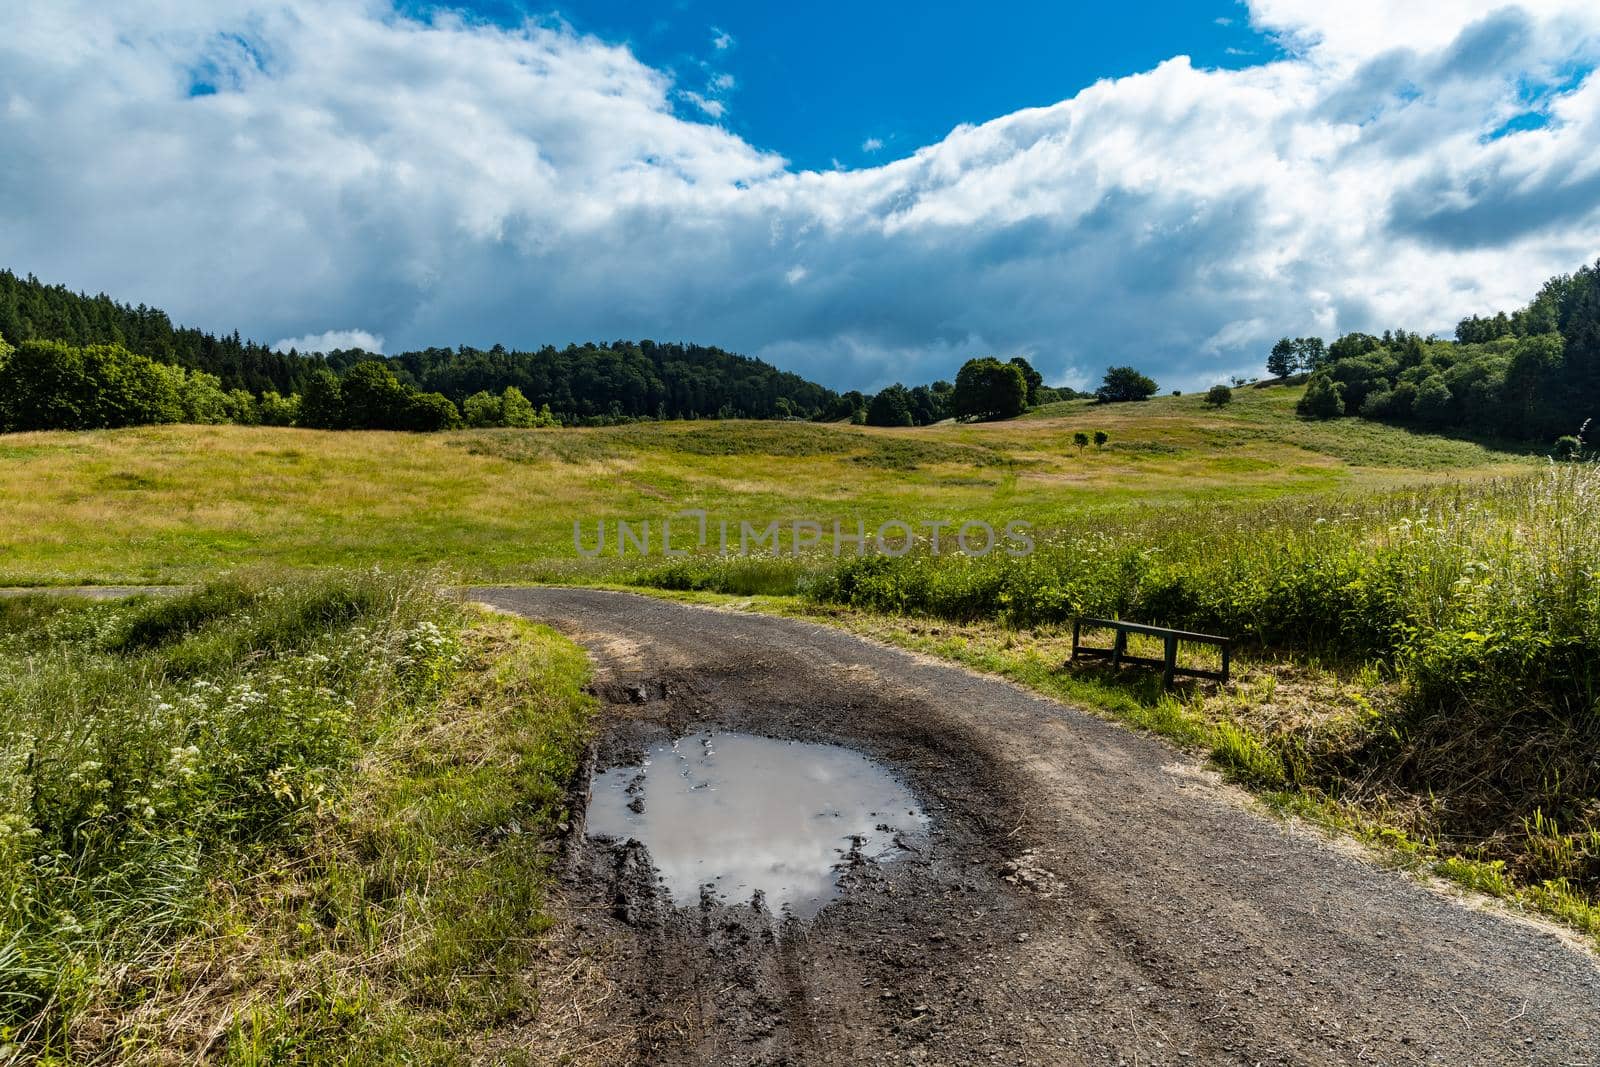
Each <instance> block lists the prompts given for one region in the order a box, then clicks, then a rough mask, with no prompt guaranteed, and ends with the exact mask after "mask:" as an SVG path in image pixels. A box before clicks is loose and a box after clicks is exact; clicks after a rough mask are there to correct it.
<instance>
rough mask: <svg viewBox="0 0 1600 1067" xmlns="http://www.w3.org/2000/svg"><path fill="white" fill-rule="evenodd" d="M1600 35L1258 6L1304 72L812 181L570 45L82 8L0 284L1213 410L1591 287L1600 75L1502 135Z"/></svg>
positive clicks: (293, 318) (5, 244) (411, 27)
mask: <svg viewBox="0 0 1600 1067" xmlns="http://www.w3.org/2000/svg"><path fill="white" fill-rule="evenodd" d="M1590 6H1592V5H1589V4H1587V3H1585V4H1582V5H1579V4H1563V3H1559V2H1555V0H1552V2H1548V3H1546V2H1542V0H1528V3H1526V4H1525V5H1524V6H1523V8H1520V9H1519V8H1507V9H1499V10H1497V8H1499V5H1497V4H1493V3H1480V4H1472V5H1468V4H1466V3H1464V2H1459V0H1432V2H1429V3H1417V4H1408V5H1405V6H1404V7H1403V8H1397V7H1395V5H1392V4H1379V3H1377V0H1352V3H1351V4H1349V5H1338V6H1336V7H1335V6H1329V5H1327V4H1326V3H1325V2H1323V0H1317V2H1312V0H1256V2H1255V3H1254V4H1253V5H1252V7H1251V19H1252V22H1253V24H1254V25H1256V26H1257V27H1258V28H1261V29H1265V30H1268V31H1270V32H1272V33H1274V34H1277V35H1278V36H1279V37H1280V38H1281V39H1282V40H1283V41H1285V42H1287V43H1288V44H1289V46H1290V47H1291V49H1292V50H1293V51H1294V57H1293V58H1291V59H1288V60H1282V61H1278V62H1273V63H1269V64H1264V65H1260V66H1255V67H1250V68H1247V69H1244V70H1238V71H1204V70H1196V69H1195V68H1193V67H1192V66H1191V64H1190V63H1189V62H1188V61H1187V60H1186V59H1183V58H1181V57H1180V58H1177V59H1173V60H1170V61H1168V62H1166V63H1163V64H1161V65H1160V66H1159V67H1157V68H1156V69H1154V70H1152V71H1147V72H1144V73H1140V74H1136V75H1133V76H1130V77H1126V78H1121V79H1117V80H1112V81H1103V82H1100V83H1097V84H1096V85H1093V86H1091V87H1089V88H1087V89H1085V90H1084V91H1082V92H1081V93H1079V94H1077V95H1076V96H1074V97H1073V98H1072V99H1070V100H1065V101H1062V102H1061V103H1058V104H1055V105H1052V106H1050V107H1045V108H1036V109H1029V110H1024V111H1019V112H1016V113H1014V114H1011V115H1006V116H1003V117H1000V118H997V119H995V120H994V121H992V122H988V123H985V124H983V125H979V126H963V127H961V128H958V129H957V130H955V131H953V132H952V133H951V134H950V135H949V136H948V137H947V138H945V139H944V140H942V141H940V142H939V143H937V144H933V145H928V146H925V147H923V148H921V149H919V150H918V151H916V152H914V153H913V154H911V155H910V156H906V157H904V158H900V159H896V160H893V161H891V162H886V163H885V164H884V165H882V166H877V167H869V168H863V169H855V170H845V169H842V168H841V169H837V170H835V171H828V172H796V171H794V170H793V169H791V168H789V167H787V166H786V164H785V162H784V161H783V160H782V159H781V158H780V157H778V156H776V155H774V154H772V153H770V152H766V151H762V150H760V149H757V148H755V147H753V146H752V145H750V144H749V143H747V142H745V141H744V140H742V139H740V138H739V137H737V136H735V135H733V134H732V133H730V132H728V131H727V130H725V129H722V128H720V127H719V126H717V125H715V124H714V123H713V122H701V121H691V120H688V119H685V118H683V117H681V116H679V115H677V114H675V112H674V108H673V103H674V101H688V102H689V103H691V104H693V105H694V106H695V107H697V108H699V109H701V111H702V112H703V113H704V114H705V115H706V116H708V117H709V118H710V119H713V120H715V119H717V118H719V117H721V116H722V115H723V114H724V113H725V106H726V105H725V104H724V103H723V102H722V101H720V100H718V99H717V98H716V93H717V92H718V90H717V88H716V86H715V85H707V86H706V87H705V90H704V91H701V92H698V93H696V92H693V91H686V90H685V89H684V88H682V87H680V86H677V85H674V84H673V82H672V80H671V78H670V77H669V76H668V75H666V74H664V73H662V72H660V71H657V70H654V69H652V68H650V67H648V66H646V65H644V64H642V63H641V62H639V60H638V59H637V58H636V57H634V56H633V55H632V54H631V53H630V52H628V51H627V50H626V49H624V48H620V47H616V46H613V45H611V44H608V43H606V42H604V41H600V40H596V39H594V38H592V37H584V36H580V35H576V34H574V33H572V32H571V31H570V30H567V29H564V28H561V27H557V26H546V25H541V24H536V23H530V24H528V25H526V26H522V27H519V28H516V29H509V30H508V29H500V28H495V27H491V26H484V25H480V24H476V23H469V22H465V21H462V20H459V19H457V18H454V17H453V16H450V15H447V14H440V15H435V16H434V17H433V18H432V20H431V21H430V22H427V23H419V22H416V21H413V20H411V19H408V18H406V17H403V16H401V15H399V14H397V13H396V12H395V11H394V10H393V9H391V8H390V7H388V6H387V4H386V0H322V2H315V3H314V2H313V0H212V2H207V3H200V2H198V0H193V2H180V0H128V2H125V3H122V4H116V5H107V4H102V3H97V2H90V0H59V2H55V3H50V4H36V5H30V12H29V15H28V17H26V18H23V19H18V20H12V22H11V24H10V25H9V26H8V32H7V34H6V35H5V36H4V37H0V101H4V102H5V103H4V106H3V107H0V144H3V145H4V146H5V155H6V159H7V165H6V166H5V167H0V264H4V265H7V266H10V267H12V268H14V269H18V270H23V271H30V270H31V271H33V272H35V273H37V274H39V275H40V276H41V277H44V278H46V279H49V280H52V281H61V282H64V283H66V284H69V285H71V286H74V287H79V288H86V289H90V290H101V289H103V290H105V291H107V292H110V293H113V294H114V295H116V296H118V297H119V298H122V299H126V300H130V301H133V302H135V303H138V302H146V303H150V304H155V305H159V306H162V307H164V308H166V309H167V310H169V311H170V312H171V313H172V314H173V315H174V317H175V318H177V319H178V320H179V321H183V322H188V323H193V324H195V325H200V326H204V327H207V328H210V329H218V330H228V331H231V330H233V329H234V328H238V329H240V330H241V331H242V332H244V333H246V334H248V335H251V336H256V337H289V338H293V339H294V340H295V342H296V344H297V346H299V347H302V348H306V347H316V345H315V344H311V345H307V344H302V343H301V342H305V341H308V340H312V338H307V337H302V336H299V335H304V334H310V333H314V331H316V330H319V329H322V328H323V327H324V326H325V325H326V324H327V323H329V322H361V323H365V324H368V325H369V326H370V327H372V328H373V329H374V330H376V331H381V333H382V334H383V336H384V337H386V338H388V340H389V342H390V347H391V348H393V349H396V350H400V349H406V348H412V347H420V346H424V345H430V344H440V345H453V344H456V343H466V344H482V345H487V344H493V343H495V342H497V341H501V342H504V343H506V344H508V345H526V346H532V345H537V344H540V343H543V342H546V341H549V342H555V343H563V342H565V341H568V340H583V339H591V338H615V337H625V336H655V337H684V338H694V339H698V340H703V341H706V342H708V343H717V344H722V345H724V346H727V347H733V348H738V349H741V350H744V351H748V352H751V353H752V354H759V355H764V356H766V357H768V358H771V359H774V360H775V361H778V362H780V363H782V364H783V365H784V366H787V367H791V368H793V369H796V370H799V371H801V372H802V373H808V374H812V375H814V376H816V377H818V378H820V379H822V380H824V381H827V382H829V383H830V384H835V385H838V386H840V387H849V386H865V385H871V384H880V383H882V382H885V381H893V380H896V379H898V380H903V381H907V382H914V381H923V380H930V379H932V378H934V377H941V376H942V377H947V378H948V377H951V376H952V375H953V373H954V370H955V368H956V367H957V366H958V365H959V363H960V361H961V360H962V359H965V358H966V357H968V356H971V355H975V354H979V353H983V352H997V353H1000V354H1009V353H1015V352H1023V351H1026V352H1031V353H1032V354H1033V358H1034V359H1035V361H1036V365H1038V366H1040V367H1041V369H1042V370H1044V371H1045V372H1046V374H1047V375H1048V376H1049V377H1051V378H1052V380H1062V381H1067V382H1069V383H1072V384H1079V385H1082V384H1088V380H1089V379H1092V378H1093V377H1094V376H1095V373H1096V371H1097V370H1098V368H1101V367H1104V366H1105V365H1106V364H1107V363H1110V362H1113V361H1115V362H1134V363H1137V364H1139V365H1140V366H1142V367H1145V368H1146V369H1148V370H1150V371H1151V372H1152V373H1154V374H1155V375H1156V377H1158V378H1159V379H1160V380H1161V382H1162V384H1163V386H1165V387H1168V388H1172V387H1180V388H1194V387H1198V386H1202V385H1206V384H1210V383H1211V382H1212V381H1214V380H1217V378H1218V376H1219V375H1220V376H1224V377H1225V376H1226V375H1227V374H1228V373H1232V372H1234V371H1235V370H1236V369H1238V368H1243V367H1249V366H1254V365H1258V364H1259V361H1260V359H1261V357H1262V356H1263V355H1264V352H1263V351H1262V350H1261V349H1262V343H1263V341H1268V342H1269V341H1270V339H1271V338H1272V337H1275V336H1278V335H1281V334H1290V335H1303V334H1307V333H1310V332H1321V333H1322V334H1323V335H1324V336H1329V335H1332V334H1334V333H1336V332H1340V331H1343V330H1348V329H1380V330H1381V329H1383V328H1385V327H1389V326H1399V325H1404V326H1407V327H1408V328H1419V329H1423V330H1428V329H1440V330H1444V329H1448V328H1449V326H1450V325H1451V324H1452V323H1453V322H1454V321H1455V320H1456V319H1457V318H1459V317H1460V316H1462V315H1465V314H1469V313H1472V312H1482V311H1488V310H1494V309H1499V308H1503V307H1510V306H1514V305H1516V304H1518V303H1520V302H1521V301H1523V300H1525V299H1526V298H1527V297H1528V296H1529V295H1531V293H1532V291H1533V290H1534V289H1535V288H1536V287H1537V286H1538V285H1539V283H1540V282H1541V281H1542V280H1543V279H1544V278H1545V277H1546V276H1548V275H1549V274H1552V273H1556V272H1558V271H1566V270H1571V269H1573V268H1574V267H1576V266H1578V265H1579V264H1580V263H1583V262H1585V261H1586V260H1588V259H1592V258H1593V257H1594V255H1595V254H1596V250H1597V249H1600V155H1597V153H1596V152H1595V151H1594V146H1595V145H1596V144H1597V143H1600V76H1590V77H1589V78H1588V79H1587V80H1586V81H1585V82H1584V83H1583V84H1582V85H1581V86H1579V87H1577V88H1575V89H1570V91H1567V92H1565V93H1564V94H1562V93H1554V92H1553V91H1552V93H1551V94H1547V95H1549V97H1550V98H1549V99H1547V100H1545V101H1544V102H1542V103H1539V104H1537V106H1538V107H1541V108H1544V109H1545V110H1546V111H1547V112H1548V114H1549V116H1550V121H1549V124H1548V125H1547V126H1546V127H1545V128H1543V129H1537V130H1531V131H1527V132H1522V133H1517V134H1514V135H1512V136H1509V137H1503V138H1500V139H1489V138H1488V135H1489V134H1490V133H1491V132H1492V131H1495V130H1497V129H1499V128H1500V127H1502V126H1503V125H1504V124H1505V122H1506V121H1507V120H1508V119H1510V118H1511V117H1513V116H1514V115H1516V114H1517V113H1518V112H1519V111H1522V110H1525V109H1526V108H1528V107H1529V106H1530V105H1529V104H1528V103H1527V102H1526V101H1525V100H1524V99H1523V96H1524V94H1523V92H1522V86H1524V85H1527V84H1532V85H1539V84H1543V83H1556V82H1559V81H1560V80H1561V78H1562V77H1563V75H1562V73H1561V72H1563V71H1570V70H1571V69H1573V67H1574V66H1576V67H1579V68H1581V67H1583V66H1586V65H1589V66H1592V64H1593V63H1594V62H1595V60H1596V58H1600V45H1597V40H1600V37H1597V31H1600V14H1597V13H1594V12H1591V11H1589V10H1588V8H1589V7H1590ZM1398 42H1405V44H1406V47H1404V48H1397V47H1396V45H1397V43H1398ZM730 43H731V41H730ZM708 77H711V75H709V74H708ZM199 82H204V83H205V84H206V85H207V86H209V87H211V88H214V89H215V92H213V93H209V94H208V95H200V96H193V97H191V96H190V92H191V88H192V87H193V86H194V85H195V84H196V83H199ZM729 88H731V86H730V87H729ZM868 143H870V142H868ZM863 149H864V150H869V149H867V147H866V145H863ZM800 263H804V264H805V267H804V268H801V269H804V270H805V271H806V273H805V274H804V275H803V276H802V277H801V278H799V279H797V278H795V277H794V272H795V270H796V269H797V268H796V266H795V265H796V264H800ZM798 281H804V284H803V285H800V284H797V282H798ZM335 332H336V333H338V332H344V333H347V334H353V333H355V332H356V331H335ZM321 336H327V335H321ZM372 340H378V339H377V338H376V337H374V338H372Z"/></svg>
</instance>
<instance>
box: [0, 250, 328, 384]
mask: <svg viewBox="0 0 1600 1067" xmlns="http://www.w3.org/2000/svg"><path fill="white" fill-rule="evenodd" d="M0 337H3V338H5V339H6V340H7V341H9V342H10V343H12V344H18V343H19V342H22V341H64V342H66V343H67V344H69V345H80V346H81V345H122V346H123V347H124V348H126V349H128V351H130V352H136V353H138V354H139V355H142V356H149V357H150V358H151V359H156V360H160V361H161V362H163V363H176V364H178V365H179V366H182V367H187V368H189V369H190V370H203V371H205V372H206V373H208V374H215V375H216V376H217V377H219V378H221V379H222V383H223V388H225V389H244V390H246V391H248V392H251V393H264V392H267V391H269V390H270V391H273V392H278V393H283V394H286V395H287V394H289V393H298V392H300V391H301V389H302V388H304V386H305V382H306V379H307V377H308V376H309V375H310V373H311V372H312V371H313V370H315V369H317V368H318V367H320V366H323V363H322V361H321V360H316V359H307V358H304V357H300V356H289V355H283V354H280V353H277V352H274V351H272V349H270V348H268V347H267V346H266V345H259V344H256V343H254V342H251V341H244V340H241V339H240V338H239V335H238V334H237V333H235V334H233V335H232V336H228V337H216V336H213V335H212V334H209V333H204V332H202V331H200V330H193V329H185V328H182V327H175V326H173V325H172V320H171V319H170V318H168V317H167V313H166V312H165V311H162V310H160V309H159V308H152V307H145V306H144V305H143V304H140V305H139V306H138V307H132V306H130V305H128V304H119V303H117V302H116V301H115V300H113V299H111V298H110V297H109V296H106V295H105V294H104V293H101V294H100V295H99V296H87V295H85V294H83V293H74V292H72V291H71V290H70V289H68V288H67V287H66V286H63V285H46V284H45V283H43V282H41V281H39V279H37V278H35V277H33V275H31V274H30V275H29V276H28V277H26V278H19V277H18V276H17V275H15V274H13V273H12V272H11V271H9V270H0Z"/></svg>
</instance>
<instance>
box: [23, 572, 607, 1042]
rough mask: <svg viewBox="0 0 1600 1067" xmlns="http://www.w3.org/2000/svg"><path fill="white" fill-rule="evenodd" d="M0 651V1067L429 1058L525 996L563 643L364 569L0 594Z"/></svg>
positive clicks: (567, 654)
mask: <svg viewBox="0 0 1600 1067" xmlns="http://www.w3.org/2000/svg"><path fill="white" fill-rule="evenodd" d="M0 661H3V662H0V668H3V669H0V679H3V680H0V718H3V720H4V722H5V726H6V731H5V741H4V744H3V748H0V805H3V806H0V826H3V827H4V832H3V835H0V890H3V896H0V1026H3V1027H4V1030H3V1035H4V1036H3V1041H4V1043H5V1045H6V1048H5V1050H4V1052H3V1053H0V1060H3V1059H5V1058H6V1056H7V1055H9V1056H13V1057H18V1058H23V1059H38V1060H41V1061H46V1062H57V1063H69V1062H70V1063H83V1062H112V1061H115V1062H130V1061H131V1062H170V1061H187V1060H193V1059H211V1060H218V1061H222V1062H231V1063H251V1064H254V1063H267V1062H271V1063H300V1062H305V1063H310V1062H325V1061H328V1060H337V1061H339V1062H344V1063H364V1062H374V1063H376V1062H394V1061H396V1060H399V1059H404V1060H406V1061H407V1062H423V1063H428V1062H438V1063H446V1062H455V1061H458V1060H464V1059H467V1058H470V1056H471V1055H472V1053H473V1049H474V1048H475V1047H476V1046H477V1045H478V1044H479V1043H481V1042H482V1041H484V1040H487V1036H486V1035H488V1034H490V1033H492V1032H493V1031H494V1029H495V1028H496V1027H497V1026H499V1025H501V1024H503V1023H505V1022H507V1021H509V1020H512V1019H514V1018H516V1017H518V1016H520V1015H522V1014H524V1013H528V1012H531V1010H532V1008H533V1006H534V1004H535V1002H536V998H537V996H538V989H537V986H536V981H535V979H534V977H533V974H534V971H533V969H532V968H531V967H530V966H529V962H530V960H531V959H532V953H533V952H534V951H535V948H536V946H537V944H538V941H539V937H540V934H541V932H542V930H543V929H544V926H545V923H546V922H547V920H546V918H545V915H544V911H543V906H542V905H543V894H544V889H545V886H546V872H547V868H548V864H549V847H550V845H549V842H550V839H551V837H552V835H553V834H554V832H555V831H556V830H557V829H558V828H559V826H560V824H561V822H562V821H563V820H564V819H565V817H566V810H565V809H566V798H567V794H566V787H567V784H568V782H569V781H570V779H571V777H572V775H573V773H574V772H575V770H576V768H577V764H578V760H579V757H580V753H581V750H582V747H583V743H584V739H585V732H586V729H587V720H588V715H589V710H590V700H589V698H588V697H586V696H585V695H584V694H583V692H582V687H583V685H584V684H585V682H586V680H587V671H588V668H587V661H586V659H585V658H584V656H583V654H582V652H581V650H579V649H578V648H577V647H576V646H574V645H572V644H571V643H569V642H567V641H566V640H564V639H562V638H561V637H559V636H558V635H556V634H555V633H554V632H553V631H550V630H547V629H544V628H541V627H536V626H532V625H530V624H526V623H523V622H520V621H518V620H512V619H506V618H500V617H495V616H486V615H483V614H481V613H477V612H473V611H469V610H466V609H464V608H462V607H461V606H459V605H457V604H455V603H453V602H451V601H449V600H448V599H446V598H444V597H441V596H439V595H438V594H436V593H434V592H433V591H431V590H430V589H429V588H428V586H427V585H426V583H421V582H418V581H415V580H413V579H409V578H401V577H390V576H384V575H374V574H370V573H368V574H363V575H359V576H349V575H338V576H323V577H319V578H316V579H308V580H294V581H288V582H284V581H259V580H246V581H242V582H229V583H224V584H214V585H211V586H207V587H206V588H204V589H202V590H200V591H198V592H196V593H194V594H191V595H186V596H182V597H178V598H175V599H172V600H166V601H160V602H151V601H132V602H123V603H113V604H101V605H92V604H91V605H86V604H82V603H76V602H69V601H60V600H47V599H45V598H24V599H20V600H15V601H10V602H7V603H4V604H0Z"/></svg>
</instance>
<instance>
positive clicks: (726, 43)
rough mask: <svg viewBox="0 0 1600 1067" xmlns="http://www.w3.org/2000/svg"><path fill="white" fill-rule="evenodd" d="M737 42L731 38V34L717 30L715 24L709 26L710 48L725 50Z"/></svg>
mask: <svg viewBox="0 0 1600 1067" xmlns="http://www.w3.org/2000/svg"><path fill="white" fill-rule="evenodd" d="M737 43H738V42H736V41H735V40H734V39H733V34H731V33H727V32H725V31H723V30H719V29H717V28H716V27H715V26H713V27H711V47H712V48H715V49H716V50H717V51H719V52H726V51H727V50H728V49H730V48H732V47H733V46H734V45H735V44H737Z"/></svg>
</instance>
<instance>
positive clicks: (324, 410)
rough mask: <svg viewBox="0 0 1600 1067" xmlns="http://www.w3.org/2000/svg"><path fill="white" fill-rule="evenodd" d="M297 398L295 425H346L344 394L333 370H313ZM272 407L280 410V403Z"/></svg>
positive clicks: (319, 427)
mask: <svg viewBox="0 0 1600 1067" xmlns="http://www.w3.org/2000/svg"><path fill="white" fill-rule="evenodd" d="M272 395H274V396H276V395H277V394H275V393H274V394H272ZM299 399H300V404H299V410H298V411H297V412H295V415H294V418H295V425H297V426H309V427H310V428H311V429H313V430H341V429H344V428H345V427H346V425H347V423H346V421H345V416H344V394H343V390H342V388H341V386H340V384H339V376H338V375H336V374H334V373H333V371H331V370H328V369H327V368H326V367H324V368H322V369H321V370H318V371H316V372H314V373H313V374H312V375H311V377H310V378H308V379H307V380H306V387H305V391H304V392H303V393H301V394H300V398H299ZM272 408H273V409H274V410H276V411H281V410H282V405H278V404H273V405H272ZM265 410H266V408H265V407H264V408H263V411H265Z"/></svg>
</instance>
